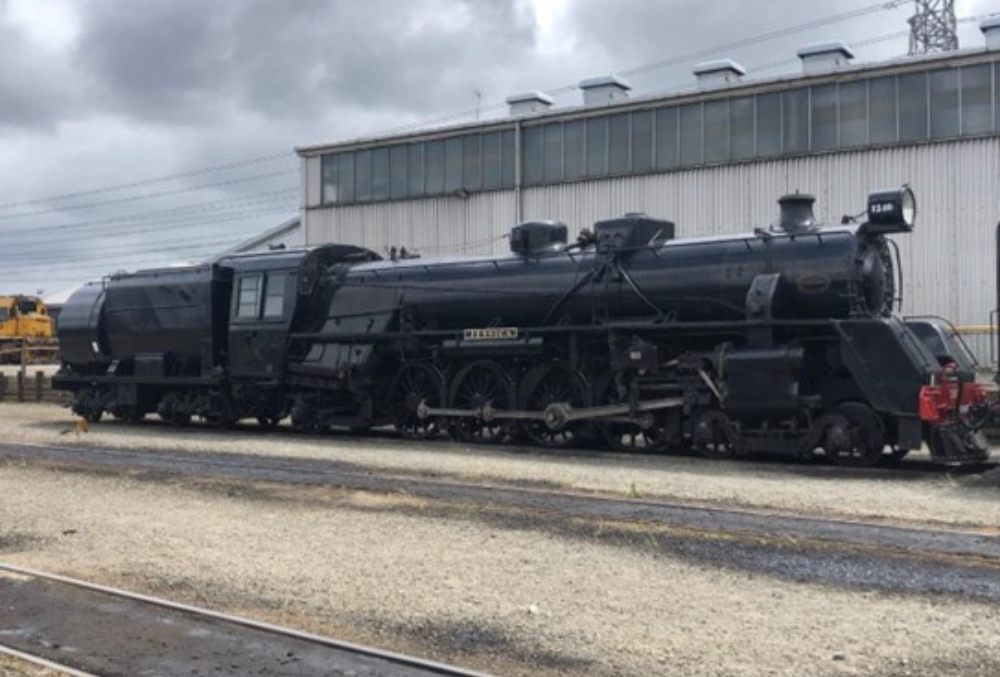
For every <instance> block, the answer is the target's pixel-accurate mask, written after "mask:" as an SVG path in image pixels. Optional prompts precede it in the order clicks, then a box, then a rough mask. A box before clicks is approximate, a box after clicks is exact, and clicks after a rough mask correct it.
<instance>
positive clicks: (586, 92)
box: [580, 75, 632, 106]
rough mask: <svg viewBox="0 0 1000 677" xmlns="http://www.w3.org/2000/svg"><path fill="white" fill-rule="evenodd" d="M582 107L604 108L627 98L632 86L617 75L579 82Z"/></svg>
mask: <svg viewBox="0 0 1000 677" xmlns="http://www.w3.org/2000/svg"><path fill="white" fill-rule="evenodd" d="M580 89H582V90H583V105H584V106H606V105H608V104H611V103H615V102H617V101H624V100H625V99H627V98H628V92H629V90H630V89H632V84H631V83H630V82H629V81H628V80H625V79H624V78H620V77H618V76H617V75H609V76H607V77H603V78H591V79H589V80H581V81H580Z"/></svg>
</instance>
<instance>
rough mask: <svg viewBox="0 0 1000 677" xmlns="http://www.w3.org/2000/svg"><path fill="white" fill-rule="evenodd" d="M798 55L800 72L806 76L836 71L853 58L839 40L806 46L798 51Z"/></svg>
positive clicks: (852, 54) (852, 53)
mask: <svg viewBox="0 0 1000 677" xmlns="http://www.w3.org/2000/svg"><path fill="white" fill-rule="evenodd" d="M798 55H799V58H800V59H802V72H803V73H805V74H806V75H812V74H813V73H826V72H828V71H832V70H836V69H838V68H841V67H843V66H846V65H847V64H849V63H850V62H851V60H852V59H853V58H854V52H852V51H851V49H850V48H849V47H848V46H847V45H846V44H845V43H844V42H843V41H841V40H832V41H830V42H817V43H816V44H812V45H806V46H805V47H803V48H802V49H800V50H799V51H798Z"/></svg>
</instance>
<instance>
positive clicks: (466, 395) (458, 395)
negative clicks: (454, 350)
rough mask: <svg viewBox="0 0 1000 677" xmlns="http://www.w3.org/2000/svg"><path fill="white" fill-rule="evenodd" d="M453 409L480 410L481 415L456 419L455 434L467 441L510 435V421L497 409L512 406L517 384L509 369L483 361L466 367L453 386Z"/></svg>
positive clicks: (495, 440)
mask: <svg viewBox="0 0 1000 677" xmlns="http://www.w3.org/2000/svg"><path fill="white" fill-rule="evenodd" d="M449 401H450V402H451V408H453V409H466V410H476V411H479V412H480V413H479V415H478V416H462V417H459V418H457V419H456V420H455V426H454V427H455V434H456V435H457V436H458V438H459V439H461V440H463V441H465V442H475V443H481V444H489V443H491V442H501V441H503V439H504V437H506V435H507V423H506V421H504V420H503V419H499V418H496V417H495V415H494V414H495V412H498V411H503V410H505V409H511V408H512V407H513V404H514V386H513V383H512V381H511V379H510V376H508V375H507V372H506V371H505V370H504V368H503V367H501V366H500V365H499V364H497V363H496V362H493V361H491V360H479V361H476V362H471V363H469V364H467V365H465V366H464V367H462V368H461V369H460V370H459V372H458V373H457V374H456V375H455V380H454V381H453V383H452V387H451V397H450V398H449Z"/></svg>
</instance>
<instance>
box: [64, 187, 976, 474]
mask: <svg viewBox="0 0 1000 677" xmlns="http://www.w3.org/2000/svg"><path fill="white" fill-rule="evenodd" d="M779 204H780V205H781V221H780V223H779V225H778V226H777V227H772V228H770V229H757V230H755V231H754V232H753V233H751V234H746V235H735V236H722V237H709V238H699V239H676V238H675V226H674V224H673V223H672V222H669V221H663V220H659V219H653V218H649V217H647V216H645V215H641V214H628V215H626V216H624V217H623V218H617V219H610V220H606V221H599V222H598V223H596V224H595V226H594V229H593V232H589V231H584V233H582V234H581V236H580V238H579V239H578V240H577V241H576V242H573V243H571V242H569V238H568V236H567V227H566V226H565V225H564V224H561V223H557V222H529V223H525V224H521V225H519V226H517V227H515V228H514V229H513V230H512V231H511V233H510V249H511V253H510V254H509V255H507V256H500V257H477V258H468V257H466V258H453V259H438V260H424V259H419V258H405V257H403V258H399V257H396V256H392V257H391V260H383V259H382V257H381V256H379V255H378V254H376V253H374V252H372V251H369V250H366V249H363V248H360V247H354V246H348V245H339V244H330V245H322V246H318V247H314V248H311V249H302V250H283V251H273V252H267V253H260V254H246V255H234V256H225V257H222V258H220V259H218V260H216V261H214V262H212V263H206V264H203V265H197V266H190V267H184V268H165V269H157V270H145V271H139V272H136V273H120V274H115V275H112V276H110V277H108V278H106V279H105V280H104V281H102V282H101V283H94V284H91V285H88V286H86V287H84V288H82V289H81V290H80V291H78V292H77V293H76V294H74V295H73V296H72V297H71V298H70V299H69V301H68V302H67V304H66V306H65V308H64V309H63V311H62V316H61V318H60V325H59V339H60V345H61V351H62V360H63V364H62V368H61V370H60V371H59V373H58V374H57V375H56V377H55V378H54V384H55V385H56V387H58V388H62V389H65V390H70V391H72V392H73V394H74V399H73V404H72V407H73V410H74V411H75V412H76V413H78V414H80V415H81V416H84V417H86V418H88V419H90V420H97V419H99V418H100V417H101V416H102V414H103V413H105V412H108V413H110V414H112V415H114V416H116V417H119V418H123V419H126V420H133V421H134V420H138V419H141V418H143V417H144V416H145V415H147V414H149V413H151V412H156V413H157V414H158V415H159V416H160V418H162V419H163V420H165V421H167V422H169V423H173V424H177V425H182V424H185V423H187V422H189V421H190V420H191V418H192V417H193V416H198V417H202V418H204V419H205V420H208V421H212V422H216V423H219V424H229V423H233V422H235V421H237V420H239V419H241V418H256V419H257V420H258V421H259V422H260V423H261V424H262V425H267V426H271V425H275V424H277V423H278V422H279V421H280V420H282V419H283V418H285V417H290V418H291V423H292V425H293V426H294V427H296V428H298V429H301V430H323V429H327V428H330V427H333V426H343V427H350V428H352V429H365V428H368V427H371V426H380V425H386V424H392V425H394V426H395V428H396V430H398V431H399V433H400V434H402V435H404V436H407V437H411V438H425V437H432V436H435V435H438V434H441V433H443V432H445V431H448V432H451V433H452V434H454V435H456V436H457V437H459V438H460V439H463V440H467V441H502V440H505V439H511V438H514V437H526V438H527V439H528V440H530V441H531V443H533V444H536V445H541V446H545V447H551V448H558V447H564V446H569V445H575V444H582V443H592V442H593V441H594V440H603V442H604V443H606V444H607V445H609V446H611V447H614V448H617V449H622V450H631V449H645V450H659V449H663V448H678V447H685V446H694V447H695V448H696V449H698V450H700V451H701V452H702V453H703V454H705V455H706V456H710V457H722V458H725V457H730V456H734V455H738V454H744V453H749V452H768V453H783V454H789V455H793V456H800V457H808V456H812V455H814V454H815V453H816V452H817V451H818V450H822V453H824V454H825V455H826V456H828V457H830V458H832V459H833V460H834V461H835V462H838V463H841V464H847V465H871V464H874V463H877V462H878V461H880V460H881V459H882V458H884V457H885V456H887V455H892V456H895V457H901V456H903V455H905V454H906V453H907V452H908V451H909V450H912V449H916V448H919V447H920V446H921V445H922V444H927V446H928V447H929V449H930V451H931V454H932V457H933V458H934V459H935V460H936V461H939V462H944V463H966V462H979V461H982V460H985V459H986V458H987V457H988V455H989V450H988V447H987V445H986V442H985V439H984V437H983V435H982V433H981V432H980V430H979V427H980V426H981V423H982V421H983V420H984V419H985V416H986V413H987V412H988V406H987V401H986V395H985V392H984V390H983V389H982V387H981V386H980V385H978V384H976V383H975V379H974V373H973V371H972V363H971V362H970V358H969V356H968V354H967V352H966V351H964V349H963V346H961V345H960V344H959V343H958V342H956V340H955V337H954V335H953V334H952V333H950V332H949V330H948V327H947V326H946V325H945V324H943V323H939V322H936V321H930V320H920V321H910V322H904V321H903V320H901V319H899V318H898V317H896V316H894V315H893V311H894V309H895V308H896V305H897V303H898V300H899V295H900V293H901V289H900V284H899V279H900V276H899V274H898V273H899V270H898V264H899V261H898V255H896V253H895V249H894V247H895V245H894V244H893V243H892V241H891V240H889V239H888V238H887V235H890V234H893V233H907V232H910V231H911V230H912V227H913V219H914V216H915V202H914V198H913V193H912V192H911V191H910V190H909V189H908V188H903V189H901V190H895V191H880V192H876V193H873V194H872V195H870V196H869V202H868V209H867V217H868V218H867V220H866V221H865V222H863V223H860V224H858V223H855V222H854V221H853V220H851V219H846V218H845V222H844V223H843V224H841V225H837V226H821V225H820V224H818V223H816V221H815V218H814V217H813V212H812V204H813V198H812V197H811V196H807V195H798V194H796V195H789V196H786V197H784V198H782V199H781V200H779Z"/></svg>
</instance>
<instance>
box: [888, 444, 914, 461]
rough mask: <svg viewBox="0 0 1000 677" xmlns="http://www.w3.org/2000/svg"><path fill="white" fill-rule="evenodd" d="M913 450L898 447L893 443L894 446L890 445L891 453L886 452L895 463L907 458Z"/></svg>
mask: <svg viewBox="0 0 1000 677" xmlns="http://www.w3.org/2000/svg"><path fill="white" fill-rule="evenodd" d="M911 451H912V449H907V448H906V447H898V446H896V445H893V446H892V447H890V449H889V453H888V454H886V456H888V458H889V460H890V461H892V462H893V463H899V462H900V461H902V460H903V459H904V458H906V457H907V455H908V454H909V453H910V452H911Z"/></svg>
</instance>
